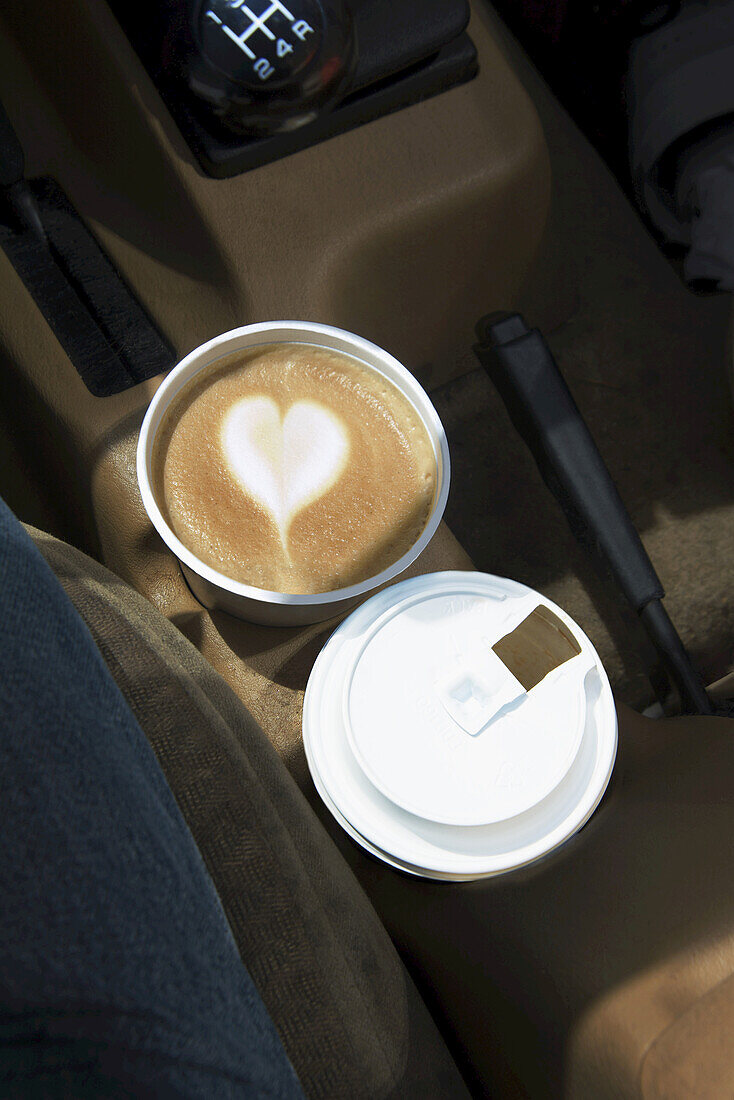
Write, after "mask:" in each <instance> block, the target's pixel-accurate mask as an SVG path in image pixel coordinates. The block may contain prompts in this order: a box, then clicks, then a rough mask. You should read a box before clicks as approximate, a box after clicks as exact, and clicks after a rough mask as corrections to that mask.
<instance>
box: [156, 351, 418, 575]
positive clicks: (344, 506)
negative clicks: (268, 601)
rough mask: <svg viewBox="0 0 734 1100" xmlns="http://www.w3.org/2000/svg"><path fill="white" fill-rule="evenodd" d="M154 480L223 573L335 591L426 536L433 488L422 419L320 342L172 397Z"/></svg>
mask: <svg viewBox="0 0 734 1100" xmlns="http://www.w3.org/2000/svg"><path fill="white" fill-rule="evenodd" d="M153 481H154V486H155V491H156V496H157V498H158V503H159V506H160V508H161V511H162V512H163V514H164V516H165V518H166V520H167V522H168V524H169V525H170V527H171V529H172V530H173V531H174V532H175V534H176V535H177V537H178V538H179V539H180V540H181V542H182V543H183V544H184V545H185V546H186V547H188V549H189V550H191V551H192V553H194V554H195V555H196V557H197V558H199V559H200V560H201V561H203V562H205V563H206V564H207V565H209V566H211V567H212V568H213V569H216V570H217V571H218V572H220V573H223V574H224V575H225V576H227V577H230V578H232V579H233V580H236V581H241V582H243V583H245V584H251V585H254V586H256V587H258V588H264V589H268V590H270V591H276V592H284V593H316V592H331V591H334V590H336V589H339V588H346V587H348V586H349V585H352V584H357V583H359V582H360V581H363V580H366V579H367V578H369V577H373V576H375V575H376V574H378V573H380V572H381V571H382V570H383V569H386V568H387V567H388V566H389V565H392V563H393V562H395V561H397V560H398V559H399V558H401V557H402V556H403V554H405V553H406V552H407V551H408V550H409V549H410V547H411V546H412V545H413V544H414V543H415V541H416V540H417V539H418V537H419V536H420V534H421V532H422V530H423V528H424V527H425V525H426V523H427V521H428V518H429V515H430V513H431V508H432V505H433V498H434V493H435V491H436V459H435V455H434V449H433V445H432V443H431V440H430V438H429V436H428V432H427V431H426V428H425V426H424V424H423V421H422V420H421V417H420V416H419V415H418V413H417V412H416V411H415V409H414V408H413V406H412V404H411V402H410V401H409V400H408V399H407V397H405V396H404V395H403V394H402V393H400V391H399V390H398V389H397V388H396V387H395V386H394V385H393V384H392V383H391V382H389V381H388V380H387V379H386V378H384V377H383V376H382V375H381V374H379V373H378V372H377V371H375V370H373V369H372V368H371V367H369V366H367V365H366V364H364V363H362V362H360V361H359V360H357V359H354V358H352V357H351V356H348V355H344V354H341V353H338V352H335V351H331V350H330V349H328V348H322V347H318V346H316V345H311V344H263V345H260V346H258V347H256V348H252V349H250V350H249V351H247V352H238V353H237V354H236V355H232V356H229V357H228V358H226V359H221V360H218V361H217V362H215V363H214V364H212V365H211V366H210V367H208V368H206V369H205V370H203V371H202V372H201V373H200V374H198V375H196V376H195V377H194V378H193V379H192V381H191V382H190V383H189V384H188V385H187V386H185V387H184V389H183V390H182V392H181V393H180V394H179V395H178V396H177V398H175V399H174V401H173V402H172V404H171V406H170V407H169V409H168V410H167V412H166V414H165V417H164V420H163V422H162V424H161V426H160V428H159V429H158V431H157V433H156V440H155V447H154V452H153Z"/></svg>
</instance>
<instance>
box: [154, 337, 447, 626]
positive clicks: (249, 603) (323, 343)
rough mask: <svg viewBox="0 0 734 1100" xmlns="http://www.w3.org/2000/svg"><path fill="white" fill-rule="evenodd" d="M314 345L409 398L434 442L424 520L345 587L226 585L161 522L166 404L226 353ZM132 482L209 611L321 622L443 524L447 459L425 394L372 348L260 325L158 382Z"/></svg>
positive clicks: (194, 356) (399, 566) (279, 622)
mask: <svg viewBox="0 0 734 1100" xmlns="http://www.w3.org/2000/svg"><path fill="white" fill-rule="evenodd" d="M282 343H295V344H314V345H316V346H317V347H322V348H330V349H332V350H333V351H339V352H343V353H344V354H346V355H351V356H353V357H354V358H355V359H358V360H360V362H362V363H363V364H365V365H366V366H367V367H370V368H371V369H372V370H374V371H376V372H377V373H378V374H381V375H383V376H384V377H385V378H387V379H388V380H389V381H390V382H392V383H393V385H394V386H396V387H397V389H398V390H400V392H401V393H402V394H403V395H404V396H405V397H406V398H407V399H408V400H409V401H410V403H411V405H412V406H413V407H414V409H415V410H416V412H417V413H418V415H419V416H420V418H421V420H422V421H423V424H424V425H425V428H426V431H427V432H428V435H429V437H430V439H431V442H432V443H433V449H434V454H435V458H436V492H435V495H434V500H433V508H432V511H431V514H430V516H429V518H428V523H427V524H426V526H425V527H424V529H423V531H422V532H421V535H420V537H419V538H418V539H417V541H416V542H415V543H414V544H413V545H412V546H411V548H410V550H408V552H407V553H406V554H403V556H402V557H401V558H399V559H398V560H397V561H396V562H394V563H393V564H392V565H391V566H390V567H389V568H388V569H384V570H383V571H382V572H381V573H378V574H376V575H375V576H374V577H370V578H368V579H367V580H365V581H361V582H360V583H359V584H353V585H350V586H349V587H348V588H339V589H336V590H334V591H333V592H318V593H314V594H312V595H294V594H291V593H283V592H271V591H269V590H267V589H264V588H255V587H254V586H253V585H249V584H242V583H241V582H239V581H234V580H231V578H229V577H226V576H225V575H224V574H223V573H219V572H217V570H216V569H212V568H211V566H209V565H206V564H205V563H204V562H202V561H200V560H199V559H198V558H197V557H196V555H195V554H193V553H192V552H191V550H189V549H187V547H186V546H184V544H183V543H182V542H181V541H180V539H179V538H178V537H177V536H176V535H175V534H174V532H173V531H172V530H171V528H170V527H169V525H168V523H167V522H166V520H165V519H164V517H163V514H162V512H161V510H160V508H159V506H158V502H157V501H156V498H155V493H154V491H153V483H152V470H151V459H152V454H153V442H154V440H155V434H156V432H157V431H158V428H159V426H160V424H161V421H162V419H163V417H164V414H165V412H166V410H167V409H168V407H169V405H170V403H171V401H172V400H173V399H174V397H176V396H177V395H178V393H179V392H180V391H181V390H182V388H183V387H184V386H185V385H186V384H187V383H188V382H189V381H190V380H191V379H192V378H193V377H194V375H196V374H198V373H199V371H201V370H203V369H204V368H205V367H208V366H209V365H210V364H211V363H214V362H216V361H217V360H218V359H221V358H223V357H224V356H226V355H231V354H232V352H236V351H241V350H245V349H247V348H251V347H255V346H257V345H261V344H282ZM137 470H138V483H139V485H140V493H141V496H142V498H143V504H144V505H145V510H146V511H147V513H148V515H149V517H150V519H151V522H152V523H153V526H154V527H155V529H156V531H157V532H158V534H159V535H160V536H161V538H162V539H163V541H164V542H165V544H166V545H167V546H168V548H169V549H170V550H171V551H172V552H173V553H174V554H175V555H176V557H177V558H178V560H179V562H180V564H181V569H182V571H183V574H184V576H185V578H186V580H187V581H188V584H189V587H190V588H191V591H192V592H193V593H194V595H195V596H196V598H197V599H198V600H199V601H200V602H201V603H202V604H203V605H204V606H205V607H208V608H210V609H211V610H215V609H217V610H222V611H228V612H229V613H230V614H232V615H237V616H238V617H239V618H241V619H247V620H249V621H250V622H255V623H264V624H266V625H268V626H300V625H302V624H305V623H316V622H321V621H322V620H324V619H328V618H331V616H332V615H337V614H339V613H340V612H342V611H346V610H347V609H348V608H350V607H352V606H353V605H354V604H355V603H357V601H358V600H360V599H361V598H362V597H363V596H366V595H368V593H370V592H373V591H374V590H375V589H376V588H379V587H380V586H381V585H383V584H386V583H387V582H388V581H391V580H394V579H395V578H396V577H398V576H399V575H400V574H401V573H402V572H403V571H404V570H405V569H407V568H408V566H409V565H411V564H412V563H413V562H414V561H415V560H416V558H417V557H418V556H419V554H421V553H422V551H423V550H424V549H425V548H426V546H427V545H428V543H429V542H430V541H431V539H432V538H433V535H434V534H435V532H436V528H437V527H438V525H439V523H440V522H441V517H442V516H443V512H444V508H445V507H446V500H447V498H448V493H449V477H450V460H449V448H448V442H447V440H446V433H445V432H444V429H443V425H442V424H441V421H440V420H439V418H438V414H437V412H436V410H435V409H434V407H433V405H432V404H431V401H430V398H429V397H428V394H427V393H426V392H425V390H424V389H423V387H422V386H421V385H420V383H419V382H417V381H416V379H415V378H414V377H413V375H412V374H411V373H410V371H408V370H407V369H406V368H405V367H404V366H402V364H401V363H399V362H398V361H397V359H395V358H394V357H393V356H392V355H389V354H388V353H387V352H386V351H383V350H382V348H379V347H377V345H376V344H372V343H370V341H369V340H363V339H362V338H361V337H360V336H355V335H354V334H353V333H351V332H345V331H344V330H343V329H338V328H333V327H332V326H330V325H319V324H313V323H311V322H309V321H265V322H263V323H261V324H256V325H245V326H244V327H243V328H237V329H232V330H231V332H225V333H223V334H222V335H221V336H215V337H214V339H213V340H208V341H207V343H205V344H202V345H201V346H200V347H198V348H195V349H194V351H192V352H189V354H188V355H187V356H186V358H185V359H182V360H181V362H180V363H179V364H178V365H177V366H176V367H174V368H173V370H172V371H171V372H170V374H169V375H168V376H167V377H166V378H165V379H164V381H163V382H162V383H161V385H160V387H159V389H158V391H157V393H156V395H155V397H154V398H153V400H152V401H151V403H150V407H149V408H148V411H147V413H146V415H145V419H144V420H143V426H142V428H141V429H140V438H139V440H138V454H137Z"/></svg>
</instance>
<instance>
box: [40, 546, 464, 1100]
mask: <svg viewBox="0 0 734 1100" xmlns="http://www.w3.org/2000/svg"><path fill="white" fill-rule="evenodd" d="M31 533H32V534H33V536H34V539H35V541H36V544H37V546H38V547H39V549H40V550H41V552H42V554H43V555H44V557H45V558H46V560H47V561H48V562H49V564H50V565H51V567H52V569H53V570H54V572H55V573H56V575H57V577H58V578H59V580H60V581H61V583H62V585H63V586H64V588H65V590H66V592H67V594H68V595H69V597H70V598H71V600H72V602H73V603H74V604H75V606H76V608H77V610H78V611H79V612H80V614H81V616H82V618H83V619H84V620H85V621H86V623H87V625H88V627H89V629H90V631H91V633H92V636H93V637H94V639H95V641H96V643H97V645H98V646H99V648H100V651H101V653H102V655H103V657H104V660H105V661H106V663H107V665H108V667H109V669H110V670H111V672H112V675H113V677H114V679H115V680H116V682H117V684H118V686H119V687H120V688H121V690H122V692H123V694H124V696H125V697H126V699H127V701H128V703H129V705H130V707H131V709H132V711H133V713H134V714H135V717H136V718H137V720H138V722H139V723H140V725H141V727H142V729H143V730H144V731H145V733H146V736H147V737H148V739H149V741H150V743H151V745H152V747H153V749H154V751H155V752H156V755H157V756H158V759H159V761H160V764H161V767H162V768H163V771H164V773H165V775H166V778H167V779H168V782H169V784H170V786H171V788H172V790H173V793H174V795H175V797H176V800H177V802H178V804H179V806H180V808H181V810H182V812H183V815H184V817H185V819H186V822H187V824H188V826H189V828H190V829H191V832H192V834H193V836H194V839H195V840H196V842H197V845H198V847H199V849H200V851H201V853H202V856H203V858H204V861H205V863H206V866H207V868H208V870H209V873H210V875H211V876H212V879H213V880H214V883H215V886H216V888H217V890H218V893H219V895H220V897H221V900H222V904H223V906H224V910H225V913H226V915H227V918H228V920H229V923H230V925H231V927H232V930H233V932H234V936H235V940H236V942H237V945H238V948H239V951H240V954H241V957H242V959H243V961H244V963H245V965H246V966H247V968H248V970H249V972H250V974H251V975H252V978H253V980H254V982H255V984H256V986H257V988H258V990H259V992H260V994H261V996H262V998H263V1001H264V1002H265V1005H266V1007H267V1009H268V1011H269V1012H270V1014H271V1016H272V1018H273V1020H274V1022H275V1024H276V1027H277V1029H278V1031H279V1033H280V1035H281V1038H282V1040H283V1044H284V1046H285V1048H286V1051H287V1053H288V1056H289V1058H290V1059H291V1062H292V1064H293V1066H294V1068H295V1070H296V1072H297V1074H298V1077H299V1079H300V1081H301V1083H302V1085H303V1087H304V1089H305V1091H306V1093H307V1095H308V1096H310V1097H323V1098H330V1097H334V1098H337V1097H339V1098H342V1097H347V1096H348V1097H350V1098H360V1097H364V1098H365V1100H381V1098H383V1097H385V1098H386V1097H396V1098H397V1097H406V1098H410V1097H421V1098H423V1097H431V1098H436V1100H440V1098H442V1097H446V1098H449V1097H460V1096H466V1095H467V1093H466V1090H465V1087H464V1085H463V1082H462V1081H461V1078H460V1076H459V1074H458V1071H457V1070H456V1068H455V1065H454V1063H453V1061H452V1060H451V1057H450V1055H449V1053H448V1050H447V1049H446V1047H445V1045H444V1043H443V1041H442V1039H441V1038H440V1036H439V1033H438V1031H437V1030H436V1028H435V1025H434V1024H433V1022H432V1021H431V1019H430V1016H429V1015H428V1012H427V1010H426V1008H425V1006H424V1005H423V1002H422V1001H421V999H420V997H419V996H418V994H417V992H416V990H415V988H414V986H413V984H412V982H411V980H410V978H409V976H408V974H407V972H406V970H405V968H404V967H403V965H402V963H401V962H400V960H399V958H398V956H397V954H396V952H395V950H394V948H393V946H392V944H391V942H390V940H389V937H388V936H387V934H386V932H385V930H384V928H383V926H382V925H381V923H380V921H379V919H378V917H377V915H376V914H375V912H374V910H373V909H372V907H371V905H370V903H369V901H368V900H367V898H366V897H365V896H364V894H363V893H362V891H361V888H360V887H359V886H358V884H357V882H356V880H355V879H354V878H353V876H352V873H351V871H350V870H349V869H348V867H347V865H346V864H345V863H344V861H343V860H342V858H341V856H340V855H339V853H338V851H337V850H336V848H335V846H334V845H333V843H332V842H331V841H330V840H329V838H328V836H327V835H326V833H325V832H324V830H323V828H322V826H321V825H320V823H319V822H318V820H317V819H316V817H315V815H314V814H313V812H312V811H311V809H310V807H309V806H308V804H307V802H306V801H305V799H304V797H303V795H302V794H301V793H300V791H299V790H298V788H297V787H296V785H295V784H294V782H293V780H292V779H291V778H290V776H289V775H288V773H287V771H286V770H285V767H284V766H283V764H282V762H281V761H280V759H279V758H278V756H277V755H276V753H275V751H274V750H273V748H272V746H271V745H270V743H269V742H268V741H267V739H266V738H265V737H264V735H263V734H262V731H261V730H260V728H259V727H258V726H257V725H256V723H255V722H254V720H253V719H252V718H251V716H250V715H249V713H248V712H247V710H246V709H245V708H244V707H243V705H242V704H241V702H240V701H239V699H238V698H237V697H236V696H235V695H234V693H233V692H232V691H231V690H230V689H229V688H228V687H227V686H226V684H225V683H224V682H223V681H222V680H221V678H220V677H219V676H218V675H217V674H216V673H215V672H214V671H213V670H212V669H211V668H210V666H209V665H208V664H207V663H206V661H205V660H204V659H203V658H202V657H201V655H200V654H199V653H198V651H197V650H196V649H195V648H194V647H193V646H192V645H191V644H190V643H189V642H188V641H187V640H186V639H185V638H184V637H183V636H182V635H181V634H180V633H179V632H178V630H177V629H176V628H175V627H174V626H172V625H171V624H170V623H169V622H168V621H167V620H166V619H165V618H163V616H161V615H160V614H159V613H158V612H157V611H156V610H155V609H154V608H153V607H152V606H151V605H150V604H149V603H148V602H147V601H146V600H144V599H143V598H142V597H140V596H139V595H137V594H136V593H135V592H133V591H132V589H130V588H129V587H128V586H127V585H125V584H124V583H123V582H122V581H120V580H119V579H118V578H116V577H115V576H114V575H113V574H111V573H109V572H108V571H107V570H106V569H104V568H103V567H102V566H100V565H98V564H97V563H95V562H93V561H91V560H90V559H89V558H87V557H86V556H85V555H83V554H81V553H79V552H78V551H76V550H74V549H72V548H71V547H68V546H66V545H64V544H63V543H60V542H58V541H57V540H55V539H53V538H51V537H50V536H47V535H44V534H41V533H39V532H35V531H33V532H31Z"/></svg>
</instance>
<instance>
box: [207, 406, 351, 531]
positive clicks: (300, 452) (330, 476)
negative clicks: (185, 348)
mask: <svg viewBox="0 0 734 1100" xmlns="http://www.w3.org/2000/svg"><path fill="white" fill-rule="evenodd" d="M221 440H222V448H223V450H224V455H225V458H226V461H227V464H228V466H229V468H230V470H231V471H232V473H233V474H234V476H235V477H236V478H237V480H238V481H239V483H240V485H241V486H242V488H243V489H244V490H245V492H246V493H247V494H248V496H250V497H251V498H252V499H253V500H254V501H255V502H256V503H258V504H260V505H262V506H263V507H264V508H266V509H267V510H268V512H270V514H271V516H272V517H273V519H274V520H275V523H276V525H277V527H278V530H279V532H280V537H281V540H282V541H283V544H284V545H285V541H286V537H287V534H288V528H289V526H290V524H291V522H292V520H293V519H294V517H295V516H296V515H297V513H298V512H300V511H301V509H302V508H305V507H306V505H307V504H311V503H312V502H313V501H315V500H318V498H319V497H320V496H322V495H323V494H324V493H325V492H327V491H328V490H329V489H330V488H331V487H332V485H334V484H335V483H336V481H337V480H338V478H339V477H340V476H341V474H342V471H343V470H344V466H345V465H346V461H347V458H348V456H349V434H348V432H347V429H346V426H345V424H344V423H343V421H342V420H341V419H340V418H339V417H338V416H337V415H336V414H335V413H334V412H332V411H331V410H330V409H327V408H326V407H325V406H323V405H319V404H318V403H317V402H316V401H296V402H295V403H294V404H293V405H291V407H290V408H289V409H288V411H287V413H286V414H285V416H284V417H281V413H280V409H279V408H278V406H277V405H276V403H275V401H273V399H272V398H271V397H264V396H261V397H243V398H242V400H240V401H238V402H237V404H236V405H234V406H233V407H232V408H231V409H230V411H229V413H228V414H227V416H226V417H225V419H224V423H223V424H222V436H221Z"/></svg>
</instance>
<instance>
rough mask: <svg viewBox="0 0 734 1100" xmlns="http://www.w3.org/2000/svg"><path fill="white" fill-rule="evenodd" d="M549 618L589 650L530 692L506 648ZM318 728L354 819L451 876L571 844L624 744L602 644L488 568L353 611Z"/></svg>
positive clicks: (382, 848)
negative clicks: (538, 614) (505, 658)
mask: <svg viewBox="0 0 734 1100" xmlns="http://www.w3.org/2000/svg"><path fill="white" fill-rule="evenodd" d="M537 607H545V608H548V609H550V611H552V612H553V613H554V614H555V615H556V616H557V617H558V619H560V620H561V622H562V623H563V624H564V625H565V626H566V628H567V629H568V630H569V632H570V633H571V635H572V636H573V638H574V639H575V640H576V642H577V643H578V648H579V649H580V652H579V653H578V654H577V655H576V656H574V657H572V658H571V659H570V660H567V661H565V662H564V663H563V664H561V665H559V666H558V667H557V668H555V669H554V670H553V671H551V672H550V673H549V674H548V675H547V676H546V677H545V678H544V679H542V680H541V681H540V682H539V683H538V684H537V685H536V686H535V687H533V688H531V690H530V691H526V690H525V688H524V687H523V686H522V684H521V683H520V682H519V681H518V680H517V679H515V677H514V676H513V674H512V673H511V672H510V670H509V669H508V668H507V667H506V666H505V665H504V664H503V662H502V661H501V660H500V658H499V657H498V656H497V654H496V653H494V652H493V650H492V646H493V645H494V644H495V643H496V642H497V641H498V640H499V639H500V638H502V637H503V636H505V635H506V634H508V633H510V632H511V631H512V630H514V629H515V627H517V626H518V625H519V624H520V623H521V622H522V621H523V620H524V619H525V618H526V617H527V616H528V615H529V614H530V613H531V612H532V611H533V610H534V609H535V608H537ZM303 732H304V744H305V748H306V754H307V758H308V761H309V765H310V767H311V771H312V775H313V778H314V782H315V784H316V787H317V789H318V790H319V792H320V794H321V796H322V798H323V799H324V801H325V803H326V805H327V806H328V808H329V809H330V811H331V812H332V814H334V816H335V817H336V819H337V820H338V821H339V822H340V824H341V825H342V826H343V827H344V828H346V829H347V831H348V832H349V833H350V834H351V835H352V836H353V837H354V839H355V840H357V842H358V843H361V844H362V845H363V846H364V847H365V848H367V850H369V851H371V852H372V853H373V854H374V855H376V856H378V858H382V859H385V860H386V861H387V862H389V863H391V864H393V865H394V866H398V867H400V868H401V869H403V870H407V871H410V872H412V873H418V874H425V875H428V876H429V877H435V878H474V877H481V876H484V875H487V874H496V873H499V872H501V871H506V870H510V869H512V868H514V867H518V866H521V865H523V864H524V863H527V862H529V861H530V860H532V859H537V858H538V857H539V856H541V855H544V854H546V853H547V852H548V851H550V850H552V848H554V847H556V846H557V845H558V844H560V843H562V842H563V841H564V840H565V839H567V838H568V837H569V836H570V835H572V833H573V832H575V831H576V830H577V829H578V828H580V826H581V825H582V824H583V823H584V821H586V820H587V818H588V817H589V815H590V814H591V813H592V812H593V810H594V808H595V807H596V805H597V804H598V802H599V800H600V798H601V796H602V794H603V792H604V790H605V788H606V785H607V783H608V780H609V776H610V774H611V770H612V766H613V763H614V757H615V754H616V744H617V734H616V711H615V708H614V703H613V700H612V695H611V690H610V688H609V683H608V680H607V677H606V674H605V673H604V670H603V668H602V666H601V663H600V661H599V658H598V656H597V654H596V652H595V650H594V648H593V646H592V645H591V643H590V642H589V640H588V638H586V636H585V635H584V634H583V632H582V631H581V630H580V629H579V627H578V626H577V625H576V624H575V623H574V622H573V620H571V619H570V618H569V617H568V616H567V615H566V614H565V613H564V612H563V611H561V609H560V608H558V607H556V606H555V605H554V604H552V603H551V602H550V601H548V600H546V599H545V598H544V597H542V596H540V595H539V594H538V593H536V592H533V590H532V589H529V588H527V587H526V586H524V585H521V584H518V583H516V582H514V581H509V580H505V579H502V578H499V577H493V576H490V575H488V574H482V573H434V574H427V575H424V576H421V577H417V578H414V579H412V580H408V581H403V582H401V583H399V584H396V585H394V586H392V587H390V588H388V589H386V590H384V591H383V592H380V593H378V594H377V595H376V596H373V597H372V598H371V599H370V600H368V601H367V602H366V603H364V604H363V605H362V606H361V607H360V608H358V609H357V610H356V611H355V612H353V613H352V614H351V615H350V616H349V617H348V619H346V620H345V622H344V623H342V625H341V626H340V627H339V628H338V629H337V630H336V631H335V633H334V634H333V635H332V637H331V638H330V639H329V641H328V642H327V644H326V646H325V647H324V649H323V650H322V652H321V654H320V655H319V657H318V659H317V661H316V664H315V665H314V669H313V672H312V674H311V677H310V679H309V683H308V687H307V690H306V698H305V702H304V718H303Z"/></svg>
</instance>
